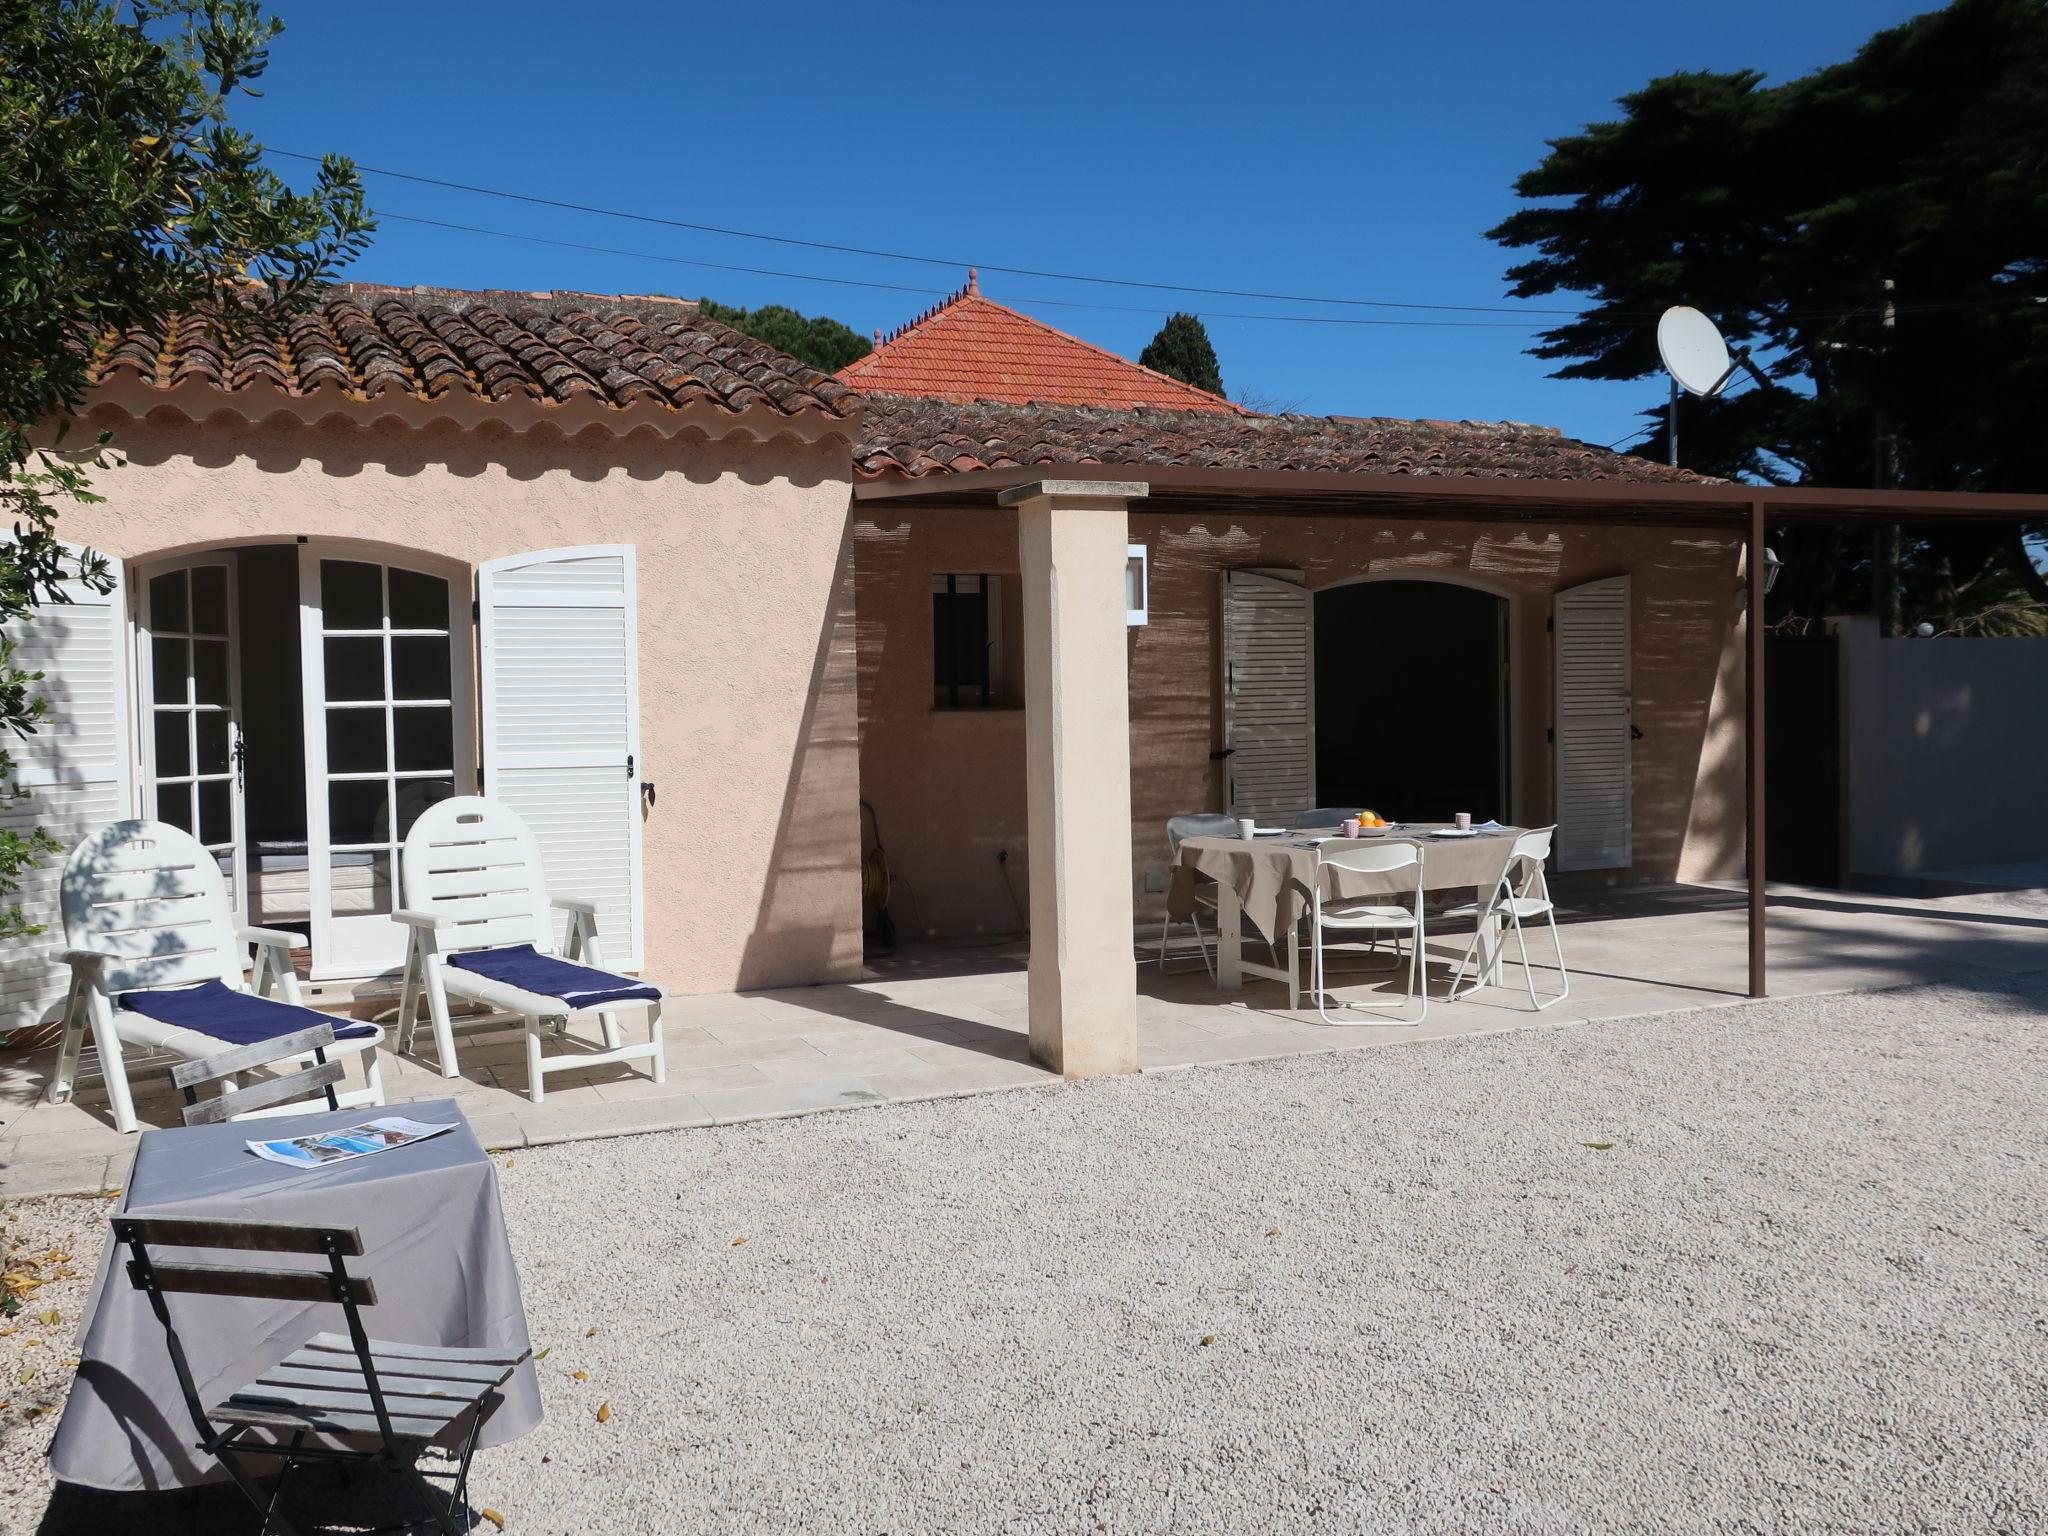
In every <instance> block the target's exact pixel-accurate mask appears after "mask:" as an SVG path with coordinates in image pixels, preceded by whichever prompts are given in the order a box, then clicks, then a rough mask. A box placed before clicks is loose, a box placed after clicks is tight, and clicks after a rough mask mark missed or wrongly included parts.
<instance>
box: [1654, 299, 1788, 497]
mask: <svg viewBox="0 0 2048 1536" xmlns="http://www.w3.org/2000/svg"><path fill="white" fill-rule="evenodd" d="M1657 355H1658V356H1659V357H1661V358H1662V359H1663V360H1664V370H1665V372H1667V373H1669V374H1670V375H1671V404H1670V407H1669V415H1668V417H1667V418H1666V432H1665V436H1666V437H1667V438H1668V439H1669V442H1670V448H1671V455H1670V457H1671V467H1672V468H1673V469H1676V468H1677V467H1678V392H1679V391H1680V390H1681V389H1682V390H1684V391H1685V392H1686V393H1687V394H1689V395H1697V396H1699V397H1700V398H1701V399H1702V400H1711V399H1713V398H1714V397H1715V396H1716V395H1718V394H1720V393H1721V391H1722V390H1724V389H1726V388H1727V387H1728V381H1729V380H1730V379H1732V378H1734V377H1735V375H1736V374H1737V373H1738V372H1741V371H1744V370H1746V371H1747V372H1748V373H1749V375H1750V377H1751V378H1753V379H1755V380H1756V381H1757V383H1759V384H1768V383H1770V382H1771V381H1770V380H1769V379H1768V378H1766V377H1765V376H1764V371H1763V370H1762V369H1761V368H1759V367H1757V365H1756V364H1755V363H1753V362H1751V361H1750V360H1749V348H1747V347H1738V348H1736V349H1735V351H1734V352H1733V353H1730V352H1729V350H1728V343H1727V342H1726V341H1724V340H1723V339H1722V337H1721V331H1720V328H1719V327H1718V326H1716V325H1715V324H1714V322H1713V321H1711V320H1709V319H1708V318H1707V317H1706V316H1705V315H1703V314H1701V313H1700V312H1699V311H1698V310H1696V309H1693V308H1691V307H1690V306H1688V305H1684V304H1678V305H1674V306H1672V307H1671V308H1670V309H1667V310H1665V311H1664V315H1663V318H1661V319H1660V320H1658V322H1657Z"/></svg>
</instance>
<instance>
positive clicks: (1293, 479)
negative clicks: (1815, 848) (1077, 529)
mask: <svg viewBox="0 0 2048 1536" xmlns="http://www.w3.org/2000/svg"><path fill="white" fill-rule="evenodd" d="M1051 471H1056V472H1057V473H1058V474H1059V476H1060V477H1061V478H1062V479H1066V480H1125V479H1129V478H1130V477H1131V476H1133V475H1142V476H1143V477H1144V478H1145V480H1146V481H1147V482H1148V483H1149V484H1150V485H1151V487H1152V491H1151V494H1150V496H1148V497H1147V498H1145V500H1144V501H1143V502H1140V503H1137V505H1139V506H1141V507H1143V508H1145V509H1147V510H1155V511H1163V510H1170V509H1172V508H1173V507H1175V506H1181V507H1186V508H1189V509H1192V508H1193V507H1194V506H1196V505H1197V504H1201V503H1209V504H1222V503H1224V502H1231V503H1243V504H1245V505H1244V506H1243V510H1244V511H1246V512H1247V513H1252V514H1254V515H1256V514H1258V513H1260V512H1262V511H1267V512H1278V511H1287V512H1301V513H1314V512H1317V511H1321V512H1327V513H1331V514H1339V513H1344V512H1349V511H1369V510H1384V509H1387V508H1389V507H1395V506H1398V507H1400V508H1402V509H1403V510H1405V511H1407V512H1409V513H1411V514H1412V515H1418V516H1445V515H1467V516H1469V515H1470V514H1471V513H1472V512H1474V511H1478V510H1486V511H1492V512H1495V513H1497V514H1499V515H1502V516H1509V517H1514V518H1516V519H1517V520H1522V519H1530V518H1548V519H1550V520H1553V521H1555V520H1559V518H1558V514H1562V513H1566V512H1574V511H1575V512H1578V513H1580V514H1589V515H1592V516H1594V517H1596V518H1597V519H1598V520H1602V521H1604V520H1606V519H1608V518H1613V517H1617V516H1634V517H1637V518H1640V517H1641V515H1642V514H1645V513H1649V514H1660V513H1661V514H1665V515H1666V516H1667V517H1669V518H1674V519H1679V518H1682V519H1683V520H1684V521H1686V522H1688V523H1693V522H1704V523H1716V524H1718V523H1738V522H1740V521H1741V520H1742V519H1743V518H1745V517H1747V515H1748V512H1749V509H1750V507H1751V506H1752V504H1754V503H1757V502H1761V503H1763V505H1764V508H1765V515H1766V516H1767V517H1768V518H1770V519H1771V520H1772V521H1773V522H1780V523H1782V522H1877V523H1891V522H1934V521H1951V520H1953V521H2001V522H2003V521H2012V520H2015V519H2019V520H2028V521H2031V520H2035V519H2044V520H2048V495H2026V494H2012V493H2003V492H1984V491H1872V490H1856V489H1852V488H1837V487H1829V486H1754V485H1744V484H1740V483H1738V482H1734V481H1724V482H1708V483H1675V482H1660V481H1631V480H1619V479H1612V480H1607V479H1603V480H1539V479H1528V478H1521V477H1509V476H1483V475H1456V474H1445V475H1412V474H1370V473H1356V472H1345V471H1330V470H1295V469H1210V468H1203V467H1200V466H1193V465H1178V464H1146V463H1142V462H1136V463H1121V464H1059V465H1043V464H1039V465H1017V466H1014V467H1005V468H1000V469H985V470H966V471H947V470H938V471H932V472H928V473H926V474H924V475H920V476H916V477H912V476H909V475H905V474H902V473H900V472H888V473H884V474H882V475H879V476H874V477H872V478H862V479H859V480H857V481H856V482H855V485H854V497H855V499H856V500H857V501H858V502H860V503H862V504H863V505H866V506H870V507H877V508H879V507H882V506H890V505H895V506H913V505H920V504H922V505H936V504H941V503H947V502H950V503H954V504H963V505H990V506H993V505H994V503H995V497H996V495H997V493H999V492H1001V491H1003V490H1006V489H1008V488H1009V487H1011V486H1014V485H1021V484H1024V483H1026V482H1029V481H1032V480H1038V479H1043V478H1044V477H1045V475H1046V474H1047V473H1048V472H1051ZM1252 503H1265V504H1267V505H1265V506H1258V505H1252Z"/></svg>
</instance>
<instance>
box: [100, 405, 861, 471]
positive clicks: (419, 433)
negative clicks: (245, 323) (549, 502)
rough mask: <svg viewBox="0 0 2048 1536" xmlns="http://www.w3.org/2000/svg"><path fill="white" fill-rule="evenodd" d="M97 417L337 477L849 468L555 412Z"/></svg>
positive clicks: (275, 466) (144, 440)
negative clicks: (504, 416) (526, 416)
mask: <svg viewBox="0 0 2048 1536" xmlns="http://www.w3.org/2000/svg"><path fill="white" fill-rule="evenodd" d="M92 421H93V424H94V426H95V427H100V428H105V429H107V430H110V431H112V433H113V434H114V436H113V442H112V444H111V445H110V446H111V447H112V448H113V450H114V451H115V452H116V453H118V454H119V455H120V456H121V457H122V458H123V459H126V460H128V461H129V462H132V463H135V464H140V465H154V464H163V463H166V462H168V461H170V460H172V459H183V460H189V461H190V462H191V463H193V464H195V465H197V466H198V467H200V468H202V469H220V468H224V467H226V466H228V465H230V464H234V463H236V462H237V461H240V460H245V459H246V460H248V461H250V462H251V463H253V464H255V465H256V466H257V467H258V468H259V469H261V470H263V471H265V472H266V473H270V474H287V473H290V472H291V471H293V470H296V469H297V468H299V467H300V466H301V465H302V464H308V463H311V464H316V465H318V466H319V469H320V472H321V473H322V474H325V475H331V476H334V477H336V478H347V477H351V476H355V475H360V474H362V473H363V472H364V471H366V470H368V469H371V468H373V467H374V468H375V469H376V470H377V471H378V473H380V474H385V475H391V476H394V477H397V478H400V479H403V478H407V477H410V476H414V475H418V474H421V473H424V472H425V471H426V470H428V469H430V468H431V469H438V470H441V471H444V472H446V473H447V474H449V475H452V476H454V477H455V478H457V479H475V478H478V477H480V476H482V475H485V474H488V473H491V472H492V471H498V472H502V473H503V474H505V475H507V476H508V477H509V478H511V479H513V480H522V481H530V480H538V479H540V478H541V477H542V476H543V475H546V474H550V473H556V472H560V471H563V470H566V471H567V472H568V473H569V474H570V475H571V476H572V477H573V478H574V479H577V480H582V481H586V482H590V483H593V484H594V483H597V482H600V481H603V480H605V479H608V478H609V477H610V476H612V475H614V474H624V475H626V476H628V477H630V478H632V479H634V480H643V481H655V480H660V479H663V478H664V477H667V476H670V475H682V476H684V477H685V478H687V479H688V480H690V481H691V482H692V483H694V484H697V485H710V484H713V483H715V482H716V481H718V480H719V479H721V478H722V477H724V476H725V475H728V474H730V475H735V476H737V477H738V478H739V479H740V480H742V481H743V482H745V483H746V484H748V485H751V486H765V485H769V484H772V483H774V482H776V481H788V482H789V483H791V484H793V485H797V486H801V487H804V488H807V489H808V488H812V487H815V486H818V485H822V484H824V483H825V482H826V481H827V480H843V479H844V478H845V477H846V443H845V440H844V439H843V438H833V439H828V440H827V441H826V442H824V443H820V444H810V445H809V447H808V451H798V452H792V451H791V450H792V448H795V449H798V450H803V449H805V447H806V440H805V439H803V438H800V437H798V436H797V435H796V434H794V433H780V434H777V435H776V436H774V437H773V438H771V439H770V440H769V441H768V442H766V443H753V442H739V441H734V440H731V439H719V440H718V441H717V442H716V445H715V448H716V451H715V452H710V453H707V452H705V451H704V449H705V445H706V444H708V443H711V442H712V439H711V438H710V437H709V436H708V435H707V434H705V433H702V432H698V431H688V432H684V433H682V434H680V435H679V436H676V437H669V436H666V435H664V434H663V433H661V432H658V431H656V430H655V429H654V428H653V427H651V426H640V427H635V428H634V429H633V430H632V431H631V432H629V433H627V434H626V435H625V436H624V437H620V436H618V435H617V434H615V433H613V432H611V431H610V430H609V429H607V428H604V427H596V426H593V427H586V428H584V429H583V430H581V431H580V432H577V433H575V434H574V435H569V434H565V433H564V432H563V431H562V430H561V429H560V428H559V427H557V426H554V425H553V424H552V423H545V422H544V423H542V424H541V425H540V426H537V427H534V428H532V429H531V430H529V431H525V432H519V431H514V430H513V429H512V428H511V427H509V426H506V425H504V424H502V423H499V422H494V421H487V422H484V423H482V424H481V425H479V426H476V427H473V428H464V427H458V426H455V425H454V424H453V423H448V422H440V423H435V424H432V425H429V426H424V427H414V426H409V425H407V424H404V423H402V422H399V421H398V420H396V419H395V418H390V417H387V418H385V419H383V420H382V421H373V422H368V423H364V422H359V421H356V420H353V419H351V418H348V417H344V416H341V415H339V414H337V415H334V416H331V417H328V418H326V419H324V420H322V421H319V422H317V423H314V424H313V425H310V426H309V425H307V424H306V423H304V422H302V421H301V420H300V419H299V418H298V417H297V416H294V415H291V414H289V413H286V412H282V411H281V412H278V413H277V414H275V415H273V416H270V417H268V418H266V419H264V420H262V421H258V422H251V421H248V420H247V419H245V418H244V417H242V416H240V415H239V414H236V413H234V412H228V411H222V412H217V413H215V414H214V415H213V416H210V417H208V418H207V419H206V420H205V421H204V422H202V423H194V422H191V421H188V420H187V419H186V418H185V417H184V416H183V415H182V414H181V413H159V414H157V415H154V416H151V417H150V418H148V419H147V420H145V421H141V422H138V421H136V420H135V419H134V418H133V417H131V416H129V415H128V414H127V413H126V412H125V411H121V410H118V409H115V408H113V407H104V406H103V407H101V408H99V409H97V410H95V411H94V412H93V413H92Z"/></svg>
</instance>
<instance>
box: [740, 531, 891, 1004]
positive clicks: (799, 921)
mask: <svg viewBox="0 0 2048 1536" xmlns="http://www.w3.org/2000/svg"><path fill="white" fill-rule="evenodd" d="M834 570H835V571H836V572H837V575H836V576H835V578H834V582H833V596H832V601H831V602H830V603H828V604H827V605H826V606H825V611H824V618H823V622H822V623H821V624H820V625H819V629H818V639H817V644H816V647H815V648H814V650H813V652H812V658H811V675H810V685H809V688H808V689H807V690H806V693H805V697H804V709H803V715H802V719H801V721H800V723H799V726H798V730H797V740H796V746H795V750H794V752H793V753H792V754H791V758H790V763H789V768H788V772H787V775H786V777H785V778H784V781H783V790H782V806H781V810H780V812H779V813H778V815H777V817H776V823H775V835H774V839H773V841H772V843H771V844H770V847H769V854H768V868H767V873H766V878H765V880H764V882H763V884H762V889H761V899H760V905H759V907H758V908H757V909H756V911H755V915H754V923H753V927H752V928H751V930H750V931H749V933H748V936H747V941H746V945H745V947H744V949H743V951H742V956H741V962H740V981H739V985H740V986H741V987H772V986H777V985H791V984H795V983H801V982H810V981H819V980H846V979H850V978H852V977H854V976H857V975H858V974H859V973H860V967H861V942H860V922H859V907H860V849H861V835H860V825H859V821H860V804H859V795H860V789H859V782H860V732H859V725H858V712H857V704H856V699H855V690H856V677H855V663H856V658H855V653H854V626H853V614H854V566H853V518H852V516H851V513H850V512H849V514H848V516H847V517H846V518H845V519H844V520H843V521H842V522H841V524H840V534H839V548H838V554H837V556H836V559H835V564H834ZM767 766H768V765H765V764H764V765H763V767H764V768H766V767H767ZM848 903H850V904H851V906H852V908H853V913H852V918H853V920H852V922H851V924H850V926H849V923H848V921H847V913H846V911H845V910H844V907H845V906H846V905H847V904H848Z"/></svg>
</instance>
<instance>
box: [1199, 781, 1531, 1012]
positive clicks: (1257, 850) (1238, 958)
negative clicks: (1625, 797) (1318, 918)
mask: <svg viewBox="0 0 2048 1536" xmlns="http://www.w3.org/2000/svg"><path fill="white" fill-rule="evenodd" d="M1450 829H1451V823H1449V822H1407V823H1403V824H1401V825H1398V826H1392V827H1370V828H1365V829H1362V830H1361V831H1360V833H1359V836H1358V839H1357V840H1358V841H1360V842H1364V841H1369V840H1372V839H1375V838H1391V839H1393V840H1394V841H1396V842H1413V843H1420V844H1421V845H1422V847H1423V848H1424V850H1425V852H1424V854H1423V884H1424V886H1425V887H1426V888H1427V889H1429V890H1432V891H1435V890H1458V889H1463V888H1466V887H1470V888H1471V889H1472V890H1473V891H1474V893H1475V900H1476V901H1477V902H1478V903H1479V904H1480V905H1481V906H1482V907H1483V906H1484V905H1485V902H1486V898H1487V896H1488V895H1489V894H1490V893H1491V892H1492V890H1493V888H1494V887H1495V886H1496V885H1498V884H1499V883H1500V877H1501V875H1502V874H1503V873H1505V872H1506V870H1507V864H1508V856H1509V855H1510V854H1511V853H1513V852H1514V847H1515V839H1516V838H1517V837H1519V836H1521V834H1522V831H1523V829H1522V828H1521V827H1498V828H1487V829H1486V830H1484V831H1480V832H1475V833H1474V834H1473V835H1472V836H1470V837H1436V836H1431V835H1430V834H1432V833H1436V832H1443V831H1446V830H1450ZM1327 840H1329V837H1328V834H1327V833H1324V832H1320V831H1318V832H1288V833H1285V834H1283V835H1281V836H1279V837H1258V838H1253V839H1252V840H1250V841H1249V842H1247V841H1246V840H1245V839H1243V838H1239V837H1191V838H1188V839H1187V840H1186V841H1184V842H1183V843H1182V844H1181V845H1180V862H1179V865H1178V866H1177V867H1176V868H1175V870H1174V871H1173V879H1174V889H1173V891H1171V892H1170V893H1169V896H1168V902H1169V910H1171V911H1174V912H1177V913H1178V912H1183V911H1186V910H1189V909H1190V908H1191V904H1192V900H1193V876H1194V875H1197V874H1199V875H1203V876H1206V877H1207V878H1208V879H1211V880H1213V881H1215V882H1216V929H1217V939H1216V986H1217V988H1218V990H1220V991H1225V992H1234V991H1236V990H1237V989H1238V988H1239V987H1241V986H1243V985H1244V978H1245V977H1246V976H1247V975H1250V976H1263V977H1265V978H1267V979H1269V980H1272V981H1278V982H1281V983H1284V984H1285V986H1286V988H1287V1006H1288V1008H1289V1009H1294V1008H1298V1007H1300V1006H1301V919H1302V917H1303V916H1304V915H1305V914H1306V913H1307V911H1308V906H1309V892H1310V888H1311V886H1312V885H1313V883H1314V881H1315V879H1316V870H1317V867H1318V865H1317V859H1316V849H1317V847H1318V846H1319V843H1320V842H1322V841H1327ZM1339 840H1340V841H1342V840H1343V839H1339ZM1328 878H1329V885H1328V887H1327V888H1326V889H1325V890H1324V892H1323V896H1324V898H1325V899H1326V900H1327V899H1331V898H1337V899H1342V900H1350V899H1352V898H1353V897H1360V896H1379V895H1398V894H1400V893H1402V892H1412V891H1413V890H1414V871H1412V870H1397V871H1395V872H1394V873H1392V874H1364V873H1361V872H1359V871H1357V870H1333V871H1331V872H1330V874H1329V877H1328ZM1247 915H1248V916H1249V917H1250V918H1251V920H1252V922H1253V924H1254V925H1256V926H1257V928H1258V930H1259V932H1261V933H1263V934H1265V935H1266V936H1267V937H1268V938H1269V939H1271V940H1272V941H1273V943H1274V946H1275V948H1276V949H1278V948H1281V947H1283V946H1284V948H1285V950H1286V963H1285V965H1284V966H1270V965H1259V964H1256V963H1254V962H1252V961H1249V960H1247V959H1245V958H1244V919H1245V917H1246V916H1247ZM1477 958H1478V979H1479V980H1481V981H1484V982H1487V983H1489V984H1490V983H1493V982H1495V981H1498V980H1499V970H1500V923H1499V921H1498V919H1494V920H1491V921H1489V922H1488V923H1486V924H1485V925H1484V927H1483V929H1482V932H1481V937H1480V941H1479V955H1478V957H1477Z"/></svg>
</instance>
